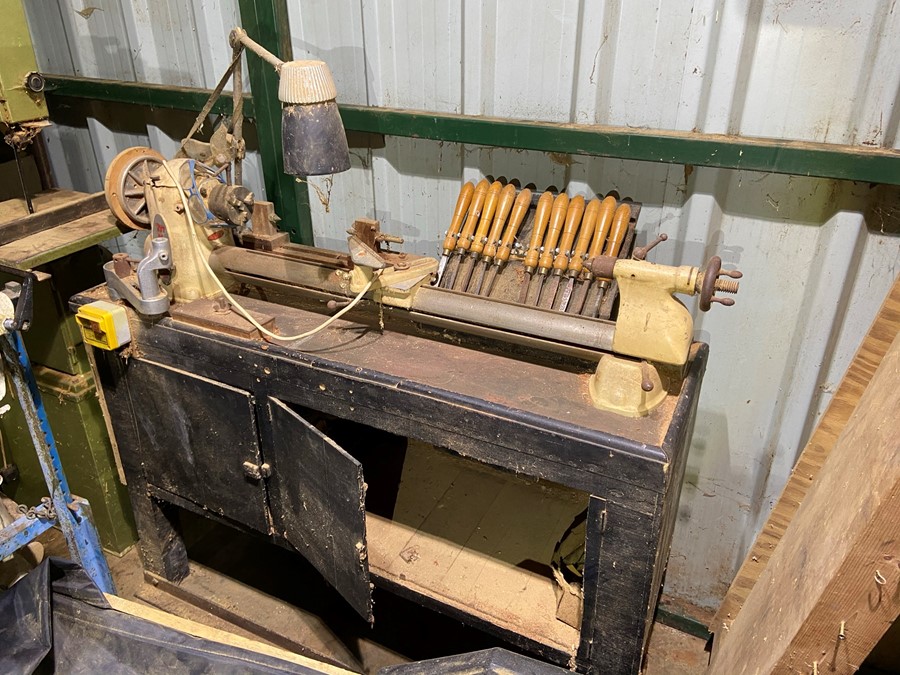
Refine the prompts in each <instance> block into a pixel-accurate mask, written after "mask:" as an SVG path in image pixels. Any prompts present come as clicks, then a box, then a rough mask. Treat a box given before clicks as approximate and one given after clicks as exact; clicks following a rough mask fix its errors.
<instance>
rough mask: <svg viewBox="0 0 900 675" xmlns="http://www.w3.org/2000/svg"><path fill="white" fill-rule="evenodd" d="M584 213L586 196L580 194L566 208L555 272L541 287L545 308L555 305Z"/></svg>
mask: <svg viewBox="0 0 900 675" xmlns="http://www.w3.org/2000/svg"><path fill="white" fill-rule="evenodd" d="M583 214H584V197H582V196H581V195H578V196H577V197H575V198H574V199H572V200H570V201H569V208H568V209H567V210H566V225H565V227H564V228H563V232H562V236H561V237H560V240H559V251H558V253H557V254H556V257H555V258H554V259H553V272H551V275H550V279H549V280H547V281H545V282H544V287H543V288H542V289H541V298H540V300H539V301H538V306H539V307H543V308H544V309H550V308H551V307H553V301H554V300H555V299H556V293H557V291H559V282H560V279H562V274H563V272H565V271H566V268H567V267H568V266H569V256H570V255H571V253H572V244H573V243H575V234H576V233H577V232H578V226H579V225H580V224H581V216H582V215H583Z"/></svg>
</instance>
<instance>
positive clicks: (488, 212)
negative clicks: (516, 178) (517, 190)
mask: <svg viewBox="0 0 900 675" xmlns="http://www.w3.org/2000/svg"><path fill="white" fill-rule="evenodd" d="M501 190H503V183H501V182H500V181H499V180H495V181H494V182H493V183H491V187H490V189H488V193H487V197H486V198H485V200H484V209H483V210H482V211H481V220H480V221H479V222H478V227H477V228H476V229H475V234H474V235H473V236H472V239H471V240H470V241H469V242H468V243H467V244H466V249H468V251H469V256H468V257H467V258H466V259H465V260H462V261H460V264H459V276H458V277H457V278H456V279H455V280H454V282H453V290H455V291H464V290H466V287H467V286H468V285H469V280H470V279H471V278H472V270H474V269H475V260H477V257H475V256H473V248H472V247H475V250H477V251H478V253H479V254H480V253H481V250H482V249H483V248H484V243H482V242H483V240H484V239H485V238H486V237H487V234H488V228H489V227H490V226H491V223H492V222H493V221H494V211H495V210H496V209H497V202H498V201H500V191H501Z"/></svg>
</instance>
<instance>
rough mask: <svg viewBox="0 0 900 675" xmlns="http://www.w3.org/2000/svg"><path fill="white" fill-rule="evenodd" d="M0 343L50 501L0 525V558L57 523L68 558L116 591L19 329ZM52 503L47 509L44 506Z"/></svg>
mask: <svg viewBox="0 0 900 675" xmlns="http://www.w3.org/2000/svg"><path fill="white" fill-rule="evenodd" d="M0 347H2V351H3V360H4V362H5V365H6V368H7V369H8V370H9V374H10V379H11V380H12V383H13V386H14V387H15V389H16V395H17V397H18V400H19V403H20V405H21V406H22V412H23V413H24V414H25V421H26V423H27V425H28V431H29V433H30V434H31V440H32V442H33V443H34V449H35V450H36V451H37V456H38V460H39V461H40V464H41V471H42V472H43V474H44V480H45V482H46V483H47V487H48V488H49V490H50V499H49V503H47V504H42V505H41V506H38V507H36V508H34V509H29V513H27V514H25V515H22V516H21V517H19V518H17V519H16V520H15V521H14V522H13V523H12V524H10V525H8V526H6V527H5V528H3V529H2V530H0V558H5V557H6V556H8V555H10V554H11V553H13V552H14V551H16V550H17V549H19V548H21V547H22V546H25V545H26V544H28V542H30V541H32V540H33V539H34V538H35V537H37V536H38V535H39V534H41V533H42V532H45V531H46V530H48V529H49V528H50V527H52V526H53V525H54V524H58V525H59V527H60V529H61V530H62V532H63V535H65V537H66V543H67V544H68V545H69V553H70V555H71V556H72V559H73V560H74V561H75V562H77V563H78V564H80V565H81V566H82V567H83V568H84V569H85V571H86V572H87V573H88V575H89V576H90V577H91V579H92V580H93V581H94V583H95V584H97V587H98V588H100V590H101V591H103V592H104V593H115V592H116V589H115V585H114V584H113V580H112V575H111V574H110V571H109V566H108V565H107V564H106V558H104V557H103V549H102V548H101V546H100V539H99V537H98V536H97V530H96V529H95V528H94V523H93V521H92V519H91V510H90V505H89V504H88V503H87V501H85V500H84V499H81V498H79V497H75V496H73V495H72V493H71V492H70V490H69V483H68V481H67V480H66V474H65V473H64V472H63V468H62V464H61V463H60V461H59V453H58V452H57V449H56V440H55V439H54V438H53V431H52V430H51V429H50V422H49V420H48V419H47V413H46V411H45V410H44V402H43V400H42V399H41V392H40V391H39V390H38V386H37V381H36V380H35V378H34V372H33V371H32V369H31V361H30V360H29V358H28V352H26V351H25V343H24V342H23V340H22V335H21V334H20V333H19V332H18V331H13V332H10V333H7V334H6V335H4V336H3V337H2V339H0ZM51 505H52V509H50V508H48V507H50V506H51Z"/></svg>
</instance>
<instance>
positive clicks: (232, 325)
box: [169, 298, 275, 338]
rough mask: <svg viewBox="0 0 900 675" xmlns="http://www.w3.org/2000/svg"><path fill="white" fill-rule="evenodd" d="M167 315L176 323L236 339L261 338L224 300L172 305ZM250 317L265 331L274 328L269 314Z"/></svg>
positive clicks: (257, 313)
mask: <svg viewBox="0 0 900 675" xmlns="http://www.w3.org/2000/svg"><path fill="white" fill-rule="evenodd" d="M169 314H170V315H171V316H172V318H173V319H175V320H176V321H180V322H182V323H188V324H191V325H194V326H200V327H201V328H209V329H211V330H215V331H219V332H222V333H226V334H228V335H234V336H236V337H243V338H259V337H262V336H261V335H260V332H259V330H258V329H257V328H256V327H255V326H254V325H253V324H251V323H250V322H249V321H247V319H245V318H244V317H242V316H241V315H240V314H238V313H237V312H235V311H233V310H232V309H231V307H230V305H229V304H228V303H227V302H226V301H225V300H224V299H209V298H203V299H201V300H194V301H193V302H188V303H184V304H178V305H173V306H172V308H171V310H170V311H169ZM250 315H251V316H252V317H253V318H254V319H255V320H256V321H257V322H259V324H260V325H262V327H263V328H266V329H267V330H271V329H272V328H274V326H275V317H274V316H272V315H271V314H265V313H261V312H250Z"/></svg>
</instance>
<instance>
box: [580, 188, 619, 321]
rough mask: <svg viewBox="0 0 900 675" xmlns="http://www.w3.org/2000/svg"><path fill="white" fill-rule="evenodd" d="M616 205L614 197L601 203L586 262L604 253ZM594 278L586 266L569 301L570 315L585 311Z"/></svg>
mask: <svg viewBox="0 0 900 675" xmlns="http://www.w3.org/2000/svg"><path fill="white" fill-rule="evenodd" d="M616 203H617V202H616V198H615V197H612V196H610V197H607V198H606V199H604V200H603V201H602V202H600V212H599V213H598V214H597V226H596V229H595V230H594V238H593V239H592V240H591V246H590V248H588V251H587V255H586V256H585V259H586V260H590V259H591V258H596V257H597V256H598V255H600V254H601V253H603V245H604V244H605V243H606V235H608V234H609V228H610V226H611V225H612V221H613V215H614V214H615V212H616ZM593 278H594V274H593V273H592V272H591V270H590V269H589V268H588V266H587V265H584V266H583V267H582V269H581V275H580V279H579V283H578V287H577V288H576V289H575V291H574V293H573V295H572V299H571V300H569V307H568V310H569V313H570V314H581V312H582V311H583V310H584V305H585V300H586V299H587V295H588V291H589V290H590V289H591V279H593Z"/></svg>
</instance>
